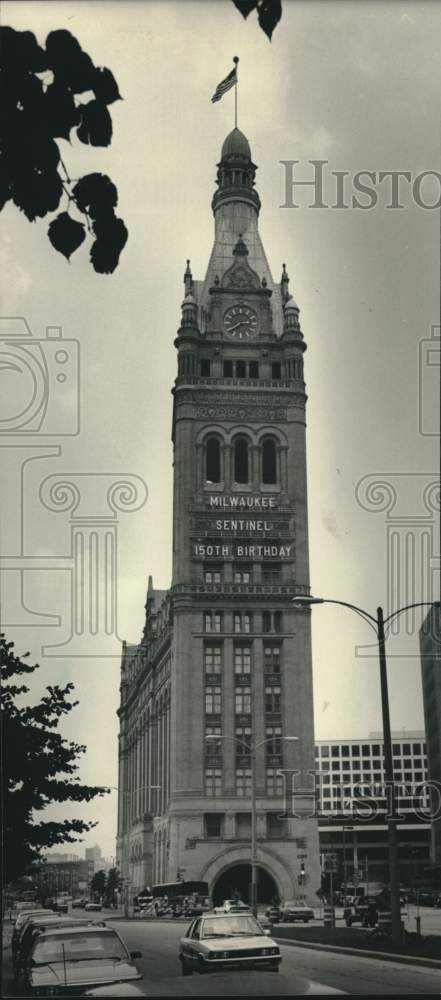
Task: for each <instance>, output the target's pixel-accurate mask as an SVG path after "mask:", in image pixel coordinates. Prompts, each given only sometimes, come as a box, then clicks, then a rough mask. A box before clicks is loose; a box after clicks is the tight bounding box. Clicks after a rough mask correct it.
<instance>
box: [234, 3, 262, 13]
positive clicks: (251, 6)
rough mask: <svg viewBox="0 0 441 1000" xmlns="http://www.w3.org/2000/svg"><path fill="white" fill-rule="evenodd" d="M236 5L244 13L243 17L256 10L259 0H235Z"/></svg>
mask: <svg viewBox="0 0 441 1000" xmlns="http://www.w3.org/2000/svg"><path fill="white" fill-rule="evenodd" d="M233 3H234V6H235V7H237V9H238V10H239V11H240V13H241V14H242V17H248V14H251V11H252V10H256V7H257V0H233Z"/></svg>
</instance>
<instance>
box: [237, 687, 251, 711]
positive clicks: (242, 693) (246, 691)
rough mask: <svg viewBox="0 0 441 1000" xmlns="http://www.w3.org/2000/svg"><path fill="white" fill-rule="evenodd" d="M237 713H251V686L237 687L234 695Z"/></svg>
mask: <svg viewBox="0 0 441 1000" xmlns="http://www.w3.org/2000/svg"><path fill="white" fill-rule="evenodd" d="M234 706H235V711H236V715H250V714H251V688H250V687H237V688H236V691H235V695H234Z"/></svg>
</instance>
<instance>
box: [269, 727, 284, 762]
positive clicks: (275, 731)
mask: <svg viewBox="0 0 441 1000" xmlns="http://www.w3.org/2000/svg"><path fill="white" fill-rule="evenodd" d="M265 736H266V752H267V754H270V755H272V756H274V757H280V756H281V753H282V727H281V726H268V727H267V729H266V731H265Z"/></svg>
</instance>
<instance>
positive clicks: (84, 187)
mask: <svg viewBox="0 0 441 1000" xmlns="http://www.w3.org/2000/svg"><path fill="white" fill-rule="evenodd" d="M72 194H73V196H74V198H75V200H76V203H77V205H78V208H79V209H80V211H81V212H88V214H89V215H90V216H91V217H92V219H96V218H97V216H99V215H101V214H102V213H103V212H109V211H110V212H111V211H112V209H113V208H115V205H117V203H118V192H117V190H116V187H115V185H114V184H113V183H112V181H111V180H110V177H107V175H106V174H85V176H84V177H80V179H79V181H77V183H76V184H75V187H74V188H73V189H72Z"/></svg>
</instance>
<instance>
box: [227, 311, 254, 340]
mask: <svg viewBox="0 0 441 1000" xmlns="http://www.w3.org/2000/svg"><path fill="white" fill-rule="evenodd" d="M224 330H225V333H226V335H227V336H228V337H231V338H234V339H235V340H252V338H253V337H255V336H256V334H257V314H256V313H255V312H254V309H251V307H250V306H246V305H245V304H244V303H243V302H238V303H237V305H235V306H230V307H229V309H226V311H225V312H224Z"/></svg>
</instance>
